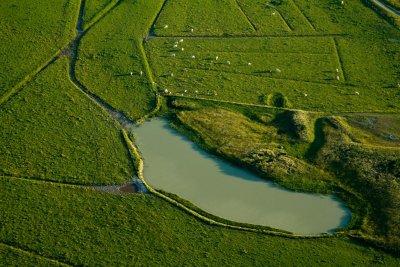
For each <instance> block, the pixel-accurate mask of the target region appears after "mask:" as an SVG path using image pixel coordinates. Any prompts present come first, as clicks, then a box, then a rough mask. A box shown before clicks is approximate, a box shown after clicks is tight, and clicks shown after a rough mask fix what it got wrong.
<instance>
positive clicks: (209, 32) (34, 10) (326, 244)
mask: <svg viewBox="0 0 400 267" xmlns="http://www.w3.org/2000/svg"><path fill="white" fill-rule="evenodd" d="M388 1H389V0H388ZM390 2H391V3H392V4H393V5H396V1H392V0H390ZM32 14H34V15H32ZM395 25H396V24H395V22H393V21H392V20H390V19H387V17H385V16H382V12H379V11H376V10H375V11H374V10H373V9H372V8H371V5H369V4H367V3H365V2H363V1H359V0H345V3H344V4H341V1H332V0H318V1H317V0H311V1H300V0H271V1H267V2H264V1H259V0H223V1H212V0H204V1H188V0H168V1H162V0H151V1H147V0H138V1H133V0H72V1H66V0H56V1H53V2H52V3H51V5H50V4H49V3H45V2H38V3H36V2H34V1H30V0H29V1H24V2H23V3H22V2H19V1H14V0H7V1H3V2H2V3H0V26H1V27H0V36H1V37H3V38H2V40H4V41H3V42H2V43H1V44H0V58H1V62H2V63H3V65H2V69H1V70H2V71H0V125H1V127H0V129H1V130H0V183H1V186H0V199H1V201H0V203H1V204H0V206H1V210H2V216H1V220H0V261H1V262H2V263H5V264H6V265H11V266H20V265H39V266H52V265H57V266H59V265H102V266H103V265H104V266H109V265H132V264H135V265H156V264H157V265H177V264H178V265H185V264H192V265H211V266H216V265H218V266H220V265H229V266H231V265H242V266H246V265H254V266H265V265H272V266H282V265H307V266H309V265H316V264H330V265H344V266H347V265H363V266H364V265H374V264H378V263H381V264H385V265H388V266H397V265H398V264H399V257H398V256H399V251H400V250H399V247H400V241H399V240H400V229H399V226H398V223H397V222H398V221H399V219H400V217H399V216H400V213H399V210H400V209H399V205H400V204H399V203H400V202H399V201H400V200H399V195H400V193H399V190H400V188H399V177H400V169H399V168H400V164H399V162H400V161H399V158H400V152H399V149H398V147H399V144H400V128H399V125H400V117H399V112H400V104H399V103H400V87H399V83H400V80H399V77H400V64H399V62H400V49H399V42H400V32H399V29H398V27H396V26H395ZM160 103H161V107H160V106H159V105H160ZM158 108H160V110H159V111H158ZM155 112H157V114H156V115H159V116H166V117H167V118H169V119H170V120H171V122H172V125H173V126H174V127H175V128H176V129H178V130H179V131H180V132H181V133H182V134H184V135H187V136H189V137H190V138H191V139H192V140H193V142H195V143H197V144H198V145H200V146H202V147H203V148H204V149H205V150H207V151H208V152H210V153H213V154H215V155H217V156H219V157H222V158H225V159H227V160H229V161H231V162H233V163H235V164H237V165H239V166H242V167H243V168H248V169H250V170H252V171H253V172H255V173H257V174H259V175H260V176H261V177H263V178H265V179H267V180H272V181H274V182H276V183H279V184H280V185H282V186H284V187H285V188H287V189H290V190H295V191H302V192H310V193H323V194H326V193H330V194H331V193H332V194H336V195H337V196H338V197H339V198H340V199H341V200H342V201H344V203H345V204H346V205H347V206H348V207H349V208H350V209H351V211H352V220H351V223H350V225H349V226H348V227H347V228H345V229H342V230H341V231H340V232H339V233H337V234H335V235H332V236H328V237H323V238H293V237H292V238H290V237H282V236H274V235H269V234H265V233H264V234H263V233H257V232H248V231H242V230H234V229H229V228H227V227H223V226H216V225H212V224H210V222H209V221H207V220H201V219H199V217H196V216H193V213H191V214H189V213H188V212H185V209H182V208H180V207H179V205H176V204H174V202H173V201H166V200H165V199H167V198H165V197H160V195H164V196H169V197H170V198H172V199H174V200H176V201H177V203H180V204H181V205H183V206H184V207H189V208H191V209H193V210H195V211H197V212H198V213H199V214H201V215H203V216H205V217H206V218H211V219H213V217H212V215H209V214H207V213H206V212H204V211H201V210H198V208H197V207H194V206H193V205H192V204H191V203H188V202H187V201H186V200H184V199H180V198H179V196H172V195H171V194H169V193H168V192H158V193H154V192H150V193H146V194H142V193H135V194H122V193H120V194H113V193H110V192H100V191H99V190H97V189H96V188H94V186H95V185H115V184H118V185H122V184H126V183H128V182H130V181H131V180H132V178H134V177H136V176H138V177H140V176H141V170H140V160H141V158H140V155H139V154H138V153H132V147H130V143H129V142H130V141H131V140H129V138H128V137H127V136H129V137H132V136H134V132H133V133H132V132H128V131H132V127H130V126H132V125H133V124H134V123H136V122H140V121H142V120H143V118H146V117H147V116H149V114H150V115H154V113H155ZM121 117H123V118H124V123H125V124H124V123H121V120H120V119H119V118H121ZM127 125H128V126H129V127H128V126H127ZM133 131H134V130H133ZM132 140H133V141H134V139H133V138H132ZM171 153H172V152H171ZM186 211H188V210H186ZM238 225H240V224H239V223H238Z"/></svg>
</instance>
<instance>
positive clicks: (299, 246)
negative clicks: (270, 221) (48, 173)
mask: <svg viewBox="0 0 400 267" xmlns="http://www.w3.org/2000/svg"><path fill="white" fill-rule="evenodd" d="M0 182H1V186H0V192H1V194H0V196H1V197H2V198H4V200H7V201H8V202H9V203H15V204H14V205H6V206H5V207H2V211H3V218H4V219H5V220H6V221H10V222H11V221H12V222H13V223H12V224H11V223H7V224H4V225H3V226H2V228H1V230H0V238H1V240H2V241H3V242H5V243H8V244H13V245H15V246H21V247H22V248H24V249H29V250H33V251H36V252H37V253H40V254H41V255H43V256H47V257H53V258H56V259H58V260H60V261H63V262H66V263H70V264H75V265H104V266H109V265H126V264H127V265H130V264H135V265H184V264H186V263H188V262H190V263H191V264H193V265H212V266H216V265H218V266H220V265H229V266H232V265H246V266H248V265H255V266H261V265H262V266H265V265H275V266H277V265H280V266H281V265H282V264H283V265H310V264H318V263H320V264H321V263H330V264H338V265H350V264H352V263H354V264H357V265H365V264H373V263H377V262H382V263H385V264H387V265H396V263H397V262H398V261H397V259H395V258H393V257H391V256H389V255H386V254H383V253H381V252H378V251H374V250H371V249H368V248H365V247H364V246H361V245H358V244H355V243H352V242H350V241H349V240H348V239H347V238H327V239H315V240H313V239H311V240H304V239H298V240H291V239H284V238H280V237H272V236H267V235H259V234H255V233H248V232H242V231H233V230H227V229H224V228H222V227H211V226H208V225H206V224H204V223H201V222H199V221H197V220H196V219H194V218H193V217H191V216H188V215H187V214H185V213H183V212H182V211H180V210H178V209H176V208H174V207H173V206H171V205H169V204H168V203H167V202H165V201H163V200H161V199H159V198H157V197H154V196H152V195H125V196H117V195H112V194H106V193H100V192H96V191H93V190H84V189H76V188H70V187H66V186H62V185H54V184H48V183H47V184H43V183H42V182H32V181H26V180H20V179H14V178H11V179H8V178H1V179H0ZM37 203H41V205H37ZM49 214H51V216H49ZM338 251H340V253H338Z"/></svg>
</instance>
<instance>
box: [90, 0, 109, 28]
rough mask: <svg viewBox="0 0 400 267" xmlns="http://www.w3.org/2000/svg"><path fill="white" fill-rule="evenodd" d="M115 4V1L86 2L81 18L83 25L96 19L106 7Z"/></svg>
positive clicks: (97, 0) (92, 0)
mask: <svg viewBox="0 0 400 267" xmlns="http://www.w3.org/2000/svg"><path fill="white" fill-rule="evenodd" d="M114 2H117V0H86V1H85V11H84V16H83V21H84V24H87V23H89V22H90V21H91V20H92V19H93V18H95V17H96V15H98V14H99V13H100V12H101V11H102V10H104V8H106V7H107V5H109V4H111V3H114Z"/></svg>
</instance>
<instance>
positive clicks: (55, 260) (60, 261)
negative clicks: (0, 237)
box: [0, 241, 74, 266]
mask: <svg viewBox="0 0 400 267" xmlns="http://www.w3.org/2000/svg"><path fill="white" fill-rule="evenodd" d="M0 243H1V244H2V245H4V246H6V247H9V248H11V249H12V250H15V251H18V252H20V253H22V254H26V255H29V256H34V257H38V258H42V259H45V260H47V261H49V262H52V263H54V264H58V265H60V266H74V264H72V263H68V262H66V261H62V260H60V259H56V258H50V257H46V256H43V255H41V254H39V253H37V252H36V251H34V250H28V249H26V248H22V247H19V246H16V245H11V244H9V243H7V242H3V241H0ZM3 264H4V262H3Z"/></svg>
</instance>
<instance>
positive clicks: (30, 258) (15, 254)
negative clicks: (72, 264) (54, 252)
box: [0, 243, 64, 267]
mask: <svg viewBox="0 0 400 267" xmlns="http://www.w3.org/2000/svg"><path fill="white" fill-rule="evenodd" d="M0 262H1V264H2V265H4V266H16V267H17V266H64V265H63V264H62V263H58V262H56V261H53V260H50V259H47V258H44V257H41V256H39V255H36V254H34V253H31V252H27V251H24V250H21V249H19V248H15V247H12V246H8V245H5V244H2V243H0Z"/></svg>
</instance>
